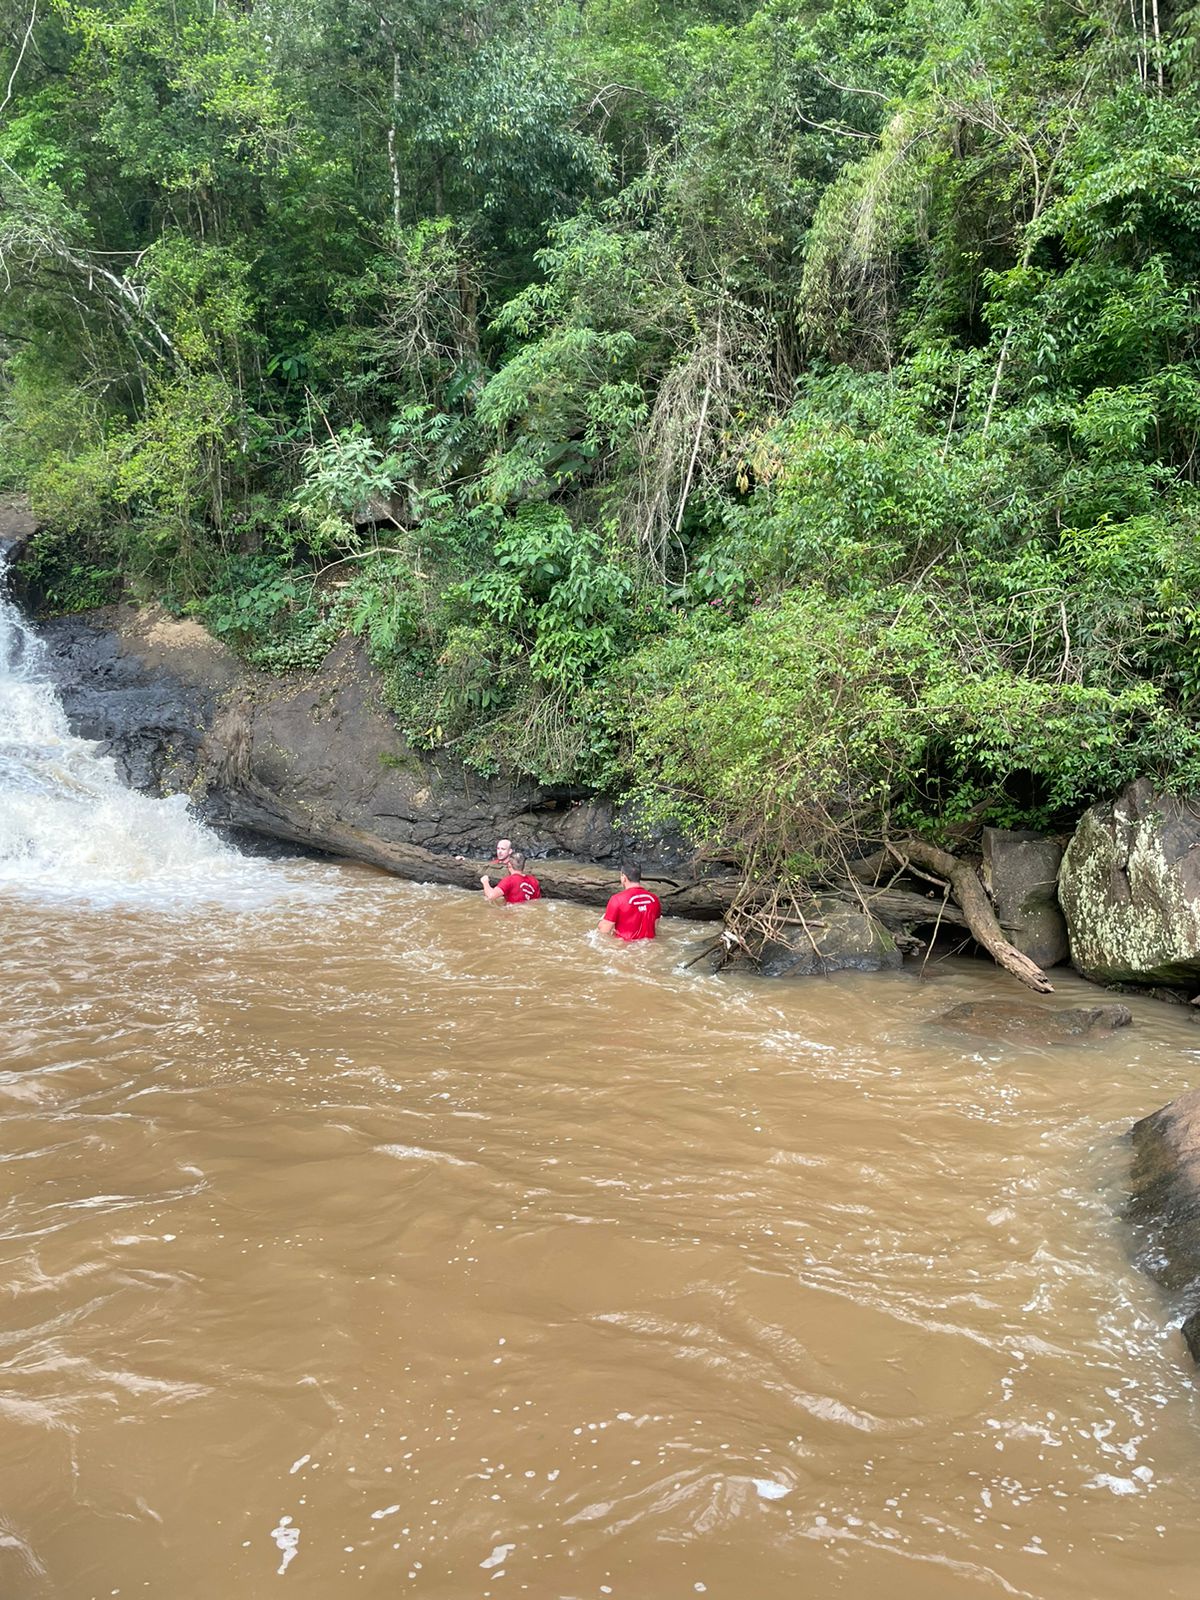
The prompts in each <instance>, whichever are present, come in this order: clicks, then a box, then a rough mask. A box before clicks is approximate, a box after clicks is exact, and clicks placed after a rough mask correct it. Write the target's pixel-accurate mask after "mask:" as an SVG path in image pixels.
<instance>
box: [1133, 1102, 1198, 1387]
mask: <svg viewBox="0 0 1200 1600" xmlns="http://www.w3.org/2000/svg"><path fill="white" fill-rule="evenodd" d="M1132 1140H1133V1169H1132V1172H1131V1175H1130V1198H1129V1204H1128V1209H1127V1217H1128V1220H1129V1221H1130V1222H1131V1223H1132V1224H1133V1225H1134V1227H1135V1229H1136V1232H1137V1235H1138V1246H1137V1251H1136V1260H1137V1264H1138V1266H1139V1267H1140V1268H1141V1269H1142V1271H1143V1272H1146V1273H1147V1274H1148V1275H1149V1276H1150V1277H1152V1278H1153V1279H1155V1281H1156V1282H1158V1283H1160V1284H1161V1285H1162V1286H1163V1288H1164V1289H1166V1290H1167V1291H1168V1292H1169V1293H1170V1294H1171V1295H1172V1297H1173V1299H1174V1300H1175V1302H1176V1306H1177V1308H1178V1310H1179V1311H1181V1312H1182V1314H1183V1336H1184V1339H1185V1340H1186V1341H1187V1346H1188V1349H1189V1350H1190V1352H1191V1354H1192V1358H1193V1360H1195V1361H1197V1362H1200V1089H1191V1090H1189V1091H1188V1092H1187V1093H1186V1094H1181V1095H1180V1096H1179V1097H1178V1098H1177V1099H1175V1100H1172V1101H1171V1102H1170V1103H1169V1104H1168V1105H1165V1106H1163V1107H1162V1108H1161V1109H1160V1110H1158V1111H1155V1112H1152V1113H1151V1115H1150V1116H1148V1117H1143V1118H1142V1119H1141V1121H1140V1122H1136V1123H1135V1124H1134V1126H1133V1130H1132Z"/></svg>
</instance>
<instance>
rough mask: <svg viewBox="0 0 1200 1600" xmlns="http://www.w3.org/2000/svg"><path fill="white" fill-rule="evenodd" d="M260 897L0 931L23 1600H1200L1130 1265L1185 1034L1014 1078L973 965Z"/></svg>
mask: <svg viewBox="0 0 1200 1600" xmlns="http://www.w3.org/2000/svg"><path fill="white" fill-rule="evenodd" d="M245 871H246V873H247V874H248V875H249V877H250V880H251V882H250V888H249V889H248V890H247V891H246V892H245V893H242V892H241V890H240V889H239V888H238V881H239V880H238V878H237V872H236V870H234V871H232V872H231V874H230V876H229V881H228V883H226V884H224V885H223V886H222V888H221V892H220V893H219V894H218V895H217V896H216V897H215V898H213V899H208V900H206V899H205V898H204V896H203V894H202V893H201V894H199V895H198V896H196V897H192V898H191V899H185V900H183V901H180V900H178V899H177V898H173V897H172V896H171V895H169V894H167V893H165V891H164V892H161V893H160V892H157V891H156V892H151V893H148V894H146V895H144V896H143V897H142V898H141V899H136V898H135V899H132V900H130V899H125V900H123V901H122V900H121V899H119V898H118V899H113V898H111V897H110V898H109V899H108V901H107V902H106V901H104V900H103V899H99V900H96V899H92V900H87V899H80V898H78V897H77V896H76V895H74V894H73V893H72V892H71V886H70V884H69V883H58V884H56V885H54V886H53V892H43V891H41V890H38V891H36V892H30V891H28V890H23V889H21V888H20V887H9V888H8V889H0V932H2V936H3V947H2V948H3V954H2V957H0V976H2V983H0V1112H2V1114H0V1183H2V1202H3V1206H2V1211H0V1250H2V1252H3V1274H2V1282H3V1297H2V1307H3V1311H2V1318H0V1429H2V1438H3V1447H2V1449H0V1594H2V1595H3V1597H4V1600H90V1597H93V1596H94V1597H108V1596H115V1595H120V1596H124V1597H130V1596H142V1595H151V1596H156V1597H162V1600H224V1597H228V1596H236V1597H238V1600H260V1597H265V1596H276V1595H279V1596H282V1597H284V1600H286V1597H287V1596H288V1595H289V1594H290V1595H292V1596H293V1597H295V1600H327V1597H333V1596H340V1595H354V1594H357V1595H363V1596H367V1597H372V1600H374V1597H379V1600H383V1597H389V1600H390V1597H393V1596H401V1595H403V1596H410V1595H411V1596H421V1597H427V1600H490V1597H492V1596H496V1597H501V1596H517V1595H528V1596H530V1597H532V1600H567V1597H569V1600H593V1597H600V1596H606V1595H611V1596H614V1597H618V1600H689V1597H692V1596H695V1595H708V1596H710V1597H711V1600H798V1597H806V1600H824V1597H826V1596H829V1597H834V1596H839V1597H840V1596H846V1597H856V1600H857V1597H862V1596H871V1595H873V1594H876V1593H878V1594H886V1595H888V1596H894V1597H899V1600H959V1597H961V1600H974V1597H976V1596H979V1597H982V1596H985V1595H990V1594H1002V1595H1020V1596H1034V1597H1037V1600H1108V1597H1113V1600H1116V1597H1118V1596H1121V1597H1125V1596H1128V1595H1129V1594H1131V1593H1134V1594H1144V1595H1146V1596H1148V1597H1149V1596H1153V1597H1156V1600H1174V1597H1179V1600H1183V1597H1191V1596H1195V1595H1196V1594H1197V1592H1198V1591H1200V1516H1198V1514H1197V1512H1196V1509H1195V1483H1196V1474H1197V1470H1198V1469H1200V1408H1198V1406H1197V1395H1196V1386H1195V1380H1194V1378H1193V1374H1192V1370H1191V1368H1190V1366H1189V1364H1188V1363H1187V1361H1186V1359H1185V1358H1184V1356H1183V1354H1182V1346H1181V1342H1180V1339H1179V1336H1178V1334H1177V1333H1176V1332H1174V1331H1173V1330H1172V1329H1170V1327H1169V1326H1168V1325H1167V1315H1166V1312H1165V1309H1164V1306H1163V1304H1162V1301H1161V1300H1160V1297H1159V1294H1158V1291H1157V1290H1156V1289H1155V1288H1154V1287H1153V1286H1152V1285H1151V1284H1149V1283H1148V1282H1146V1281H1145V1280H1143V1279H1142V1278H1141V1277H1140V1276H1139V1275H1138V1274H1137V1273H1136V1272H1135V1271H1134V1270H1133V1269H1132V1268H1131V1267H1130V1265H1129V1262H1128V1254H1127V1252H1128V1248H1129V1240H1128V1238H1127V1235H1126V1233H1125V1231H1124V1229H1123V1225H1122V1224H1121V1223H1120V1221H1119V1217H1118V1209H1119V1205H1120V1200H1121V1192H1122V1183H1123V1180H1124V1175H1125V1171H1126V1166H1127V1154H1126V1151H1125V1148H1124V1146H1123V1145H1122V1142H1121V1141H1122V1135H1123V1133H1124V1131H1125V1129H1126V1127H1127V1125H1128V1123H1129V1121H1130V1120H1131V1119H1132V1118H1134V1117H1136V1116H1137V1115H1139V1114H1141V1113H1143V1112H1145V1111H1147V1110H1150V1109H1152V1108H1153V1107H1155V1106H1157V1105H1159V1104H1160V1103H1162V1102H1163V1101H1164V1100H1165V1099H1167V1098H1168V1097H1169V1096H1170V1095H1172V1094H1173V1093H1175V1092H1176V1091H1178V1090H1179V1089H1182V1088H1183V1087H1185V1086H1188V1085H1191V1084H1194V1083H1196V1082H1200V1032H1198V1031H1197V1030H1196V1029H1195V1028H1194V1027H1193V1025H1192V1024H1191V1023H1190V1021H1189V1019H1188V1018H1186V1017H1184V1016H1182V1015H1179V1016H1177V1015H1175V1014H1174V1013H1172V1012H1171V1011H1170V1010H1169V1009H1167V1008H1163V1007H1159V1006H1156V1005H1154V1004H1152V1003H1149V1002H1145V1003H1136V1004H1135V1013H1136V1021H1135V1026H1134V1027H1133V1028H1131V1029H1127V1030H1125V1031H1124V1032H1123V1033H1120V1034H1117V1035H1116V1036H1114V1037H1113V1038H1111V1039H1108V1040H1104V1041H1100V1042H1097V1043H1094V1044H1089V1045H1086V1046H1074V1047H1060V1048H1054V1049H1049V1048H1048V1049H1040V1050H1039V1049H1031V1048H1030V1047H1028V1046H1027V1045H1026V1046H1019V1045H1018V1046H1013V1045H1005V1044H1002V1043H999V1042H997V1043H995V1044H992V1043H989V1042H988V1041H986V1040H981V1039H971V1038H965V1037H962V1036H957V1035H953V1034H951V1033H950V1032H949V1031H947V1030H945V1029H942V1028H939V1027H938V1026H937V1025H936V1023H934V1022H933V1021H932V1019H933V1018H934V1017H936V1015H937V1014H938V1013H939V1012H942V1011H944V1010H946V1009H947V1008H948V1007H949V1006H951V1005H954V1004H956V1003H957V1002H959V1001H962V1000H966V999H979V998H984V997H988V996H1011V995H1012V994H1013V988H1012V985H1011V982H1010V980H1008V979H1005V978H1004V977H1002V976H1001V975H999V974H997V973H993V972H992V971H991V970H990V969H989V968H987V967H985V966H982V965H976V964H968V963H965V962H964V963H958V964H955V963H950V964H944V965H939V966H937V967H935V968H933V969H931V973H930V975H929V976H928V977H927V978H926V979H925V980H924V981H922V980H920V979H918V978H917V977H915V976H914V975H912V974H909V973H903V974H897V975H889V976H876V977H859V976H841V977H837V978H831V979H828V980H813V981H809V982H807V983H803V984H797V985H795V986H791V987H788V986H784V985H771V984H767V983H757V984H756V983H754V982H753V981H751V980H745V979H743V980H738V981H729V980H725V979H718V978H704V977H697V976H694V975H693V974H692V973H689V972H685V971H684V970H683V969H682V958H683V955H684V952H685V948H686V945H687V941H688V940H689V939H690V938H691V937H692V936H693V935H694V933H695V930H694V929H691V928H689V927H687V926H686V925H683V924H678V923H676V924H664V929H665V933H664V936H663V937H661V938H660V939H659V940H658V941H657V942H656V943H655V944H654V945H651V946H642V947H623V948H615V947H614V946H612V945H610V946H609V947H607V948H599V947H597V946H596V945H595V944H594V943H593V942H591V941H590V939H589V935H588V930H589V928H591V927H592V925H593V923H594V916H593V914H592V913H590V912H588V911H586V910H583V909H581V908H578V907H573V906H567V905H563V904H554V903H550V902H541V903H538V904H535V905H533V906H529V907H520V908H511V909H509V908H505V909H499V908H492V907H486V906H484V905H482V904H481V903H479V902H478V901H477V900H476V899H474V898H473V897H471V896H469V895H467V894H465V893H462V892H460V891H455V890H449V889H433V888H422V887H419V886H413V885H409V884H403V883H399V882H396V881H393V880H390V879H387V878H384V877H382V876H380V875H378V874H375V873H372V872H369V871H366V870H364V869H358V868H354V867H350V866H339V865H336V864H316V863H313V864H303V865H301V864H292V865H274V866H265V865H262V864H260V863H253V864H249V863H248V864H247V865H246V869H245ZM1093 993H1094V991H1090V990H1086V988H1085V986H1084V985H1082V984H1081V983H1078V982H1077V981H1075V980H1072V979H1070V978H1066V979H1065V980H1063V981H1062V983H1061V984H1060V988H1059V991H1058V993H1057V994H1056V996H1055V997H1054V1000H1055V1003H1057V1004H1062V1005H1068V1004H1072V1003H1075V1004H1078V1003H1079V1002H1080V998H1081V995H1083V994H1087V995H1091V994H1093Z"/></svg>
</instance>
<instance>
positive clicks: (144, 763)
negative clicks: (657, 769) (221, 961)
mask: <svg viewBox="0 0 1200 1600" xmlns="http://www.w3.org/2000/svg"><path fill="white" fill-rule="evenodd" d="M43 637H44V640H45V643H46V646H47V652H48V665H49V669H50V672H51V676H52V677H53V678H54V680H55V682H56V683H57V685H58V688H59V690H60V693H61V695H62V698H63V704H64V706H65V708H66V711H67V715H68V717H69V719H70V721H71V725H72V727H73V728H74V730H75V731H76V732H77V733H79V734H81V735H83V736H84V737H86V738H90V739H96V740H98V741H100V742H101V744H102V745H103V746H104V748H105V750H106V752H107V753H108V754H109V755H111V756H112V758H113V759H114V761H115V762H116V764H117V767H118V770H119V771H120V772H121V774H122V776H123V777H124V779H125V781H126V782H128V783H129V784H130V785H131V786H133V787H135V788H138V789H142V790H145V791H147V792H150V793H153V794H169V793H187V794H189V795H190V797H191V799H192V803H193V805H194V807H195V808H196V810H197V812H198V813H199V814H200V815H201V816H203V817H204V818H205V820H207V821H209V822H212V823H214V824H217V825H219V826H225V827H230V828H234V829H237V830H244V831H248V832H249V833H251V834H254V835H258V836H263V837H266V838H268V839H274V840H281V841H285V842H286V843H289V844H292V845H296V846H299V847H303V848H306V849H312V850H319V851H324V852H328V853H330V854H334V855H338V856H345V857H349V858H351V859H354V860H358V861H364V862H368V863H370V864H372V865H374V866H378V867H382V868H384V869H385V870H387V871H389V872H394V873H396V874H397V875H399V876H401V877H405V878H410V879H413V880H416V881H419V882H427V883H445V884H459V885H461V886H462V887H465V888H472V889H474V888H477V887H478V883H479V874H480V872H481V871H482V870H483V866H484V865H485V864H486V862H487V861H488V859H489V858H490V857H491V854H492V851H493V849H494V847H495V842H496V839H497V838H499V837H504V836H507V837H509V838H511V839H513V840H514V841H515V842H516V844H517V845H518V847H520V848H523V849H524V850H526V851H527V852H528V853H529V854H530V855H531V856H532V857H533V859H534V861H535V863H536V867H535V870H536V872H537V875H538V877H539V878H540V879H541V881H542V885H543V890H544V892H545V893H547V894H549V895H553V896H557V897H560V898H565V899H570V900H578V901H583V902H585V903H590V904H603V902H604V901H605V900H606V899H607V897H608V896H609V895H610V894H612V893H613V892H614V891H615V890H616V888H617V887H618V886H619V885H618V881H617V867H618V865H619V860H620V855H621V853H622V851H623V850H624V849H627V848H630V847H631V846H632V847H633V848H635V849H639V853H640V855H641V859H642V862H643V879H644V881H645V882H646V883H648V884H650V885H651V887H653V888H654V889H655V890H656V892H657V893H658V895H659V896H660V898H661V900H662V902H663V908H664V910H666V911H667V912H669V913H671V914H675V915H680V916H693V917H717V916H720V915H722V914H723V912H724V910H725V908H726V906H727V905H728V903H729V898H730V895H731V893H732V888H733V884H732V882H731V881H730V880H728V879H727V878H722V877H719V876H715V877H706V876H702V875H700V874H698V873H697V872H696V871H695V870H694V868H693V867H692V866H691V864H690V862H689V860H688V858H687V855H686V853H685V852H684V851H683V850H682V849H680V848H678V847H677V846H674V845H673V844H672V842H671V841H669V840H665V839H661V838H660V839H659V840H658V841H657V842H654V841H652V842H651V844H650V845H649V846H648V847H647V846H646V845H645V844H644V843H643V844H642V845H641V846H640V847H639V845H638V841H637V840H636V838H634V839H630V838H628V837H627V830H626V828H625V826H624V823H623V819H622V817H621V815H620V813H619V811H617V810H616V809H615V808H614V807H613V806H612V805H611V804H610V803H608V802H607V801H605V800H604V799H603V798H600V797H596V796H592V795H588V794H586V793H584V792H581V791H578V790H575V791H571V790H556V789H553V788H549V787H546V786H544V785H539V784H537V783H536V782H534V781H533V780H532V779H528V778H522V777H517V776H503V775H502V776H498V777H492V778H483V777H480V776H479V775H478V774H475V773H472V772H470V771H468V770H467V769H466V768H465V767H464V766H463V765H462V763H461V762H459V761H456V760H454V759H453V758H452V757H451V756H449V755H447V754H446V753H445V752H441V751H438V752H432V753H430V752H425V751H418V750H414V749H413V748H412V747H411V746H410V745H409V744H408V743H407V741H406V740H405V738H404V736H403V733H402V731H401V730H400V728H399V727H398V725H397V723H396V720H395V718H394V717H393V716H392V715H391V713H390V712H389V711H388V710H387V709H386V707H385V706H384V704H383V700H382V692H381V691H382V686H381V683H380V679H379V675H378V674H377V673H376V672H375V670H374V669H373V668H372V667H371V665H370V663H369V662H368V661H367V659H366V657H365V655H364V654H363V652H362V651H361V649H360V648H359V647H358V645H357V644H356V642H355V641H353V640H343V641H342V643H341V644H339V645H338V646H337V647H336V648H335V649H334V650H333V651H332V652H331V653H330V655H329V657H328V658H327V659H326V661H325V662H324V663H323V664H322V665H321V667H320V668H319V669H318V670H317V671H315V672H311V673H304V674H296V675H293V676H291V677H288V678H276V677H271V676H268V675H266V674H264V673H259V672H255V671H254V670H253V669H251V668H248V667H247V666H246V665H245V664H244V663H242V662H240V661H239V660H238V659H237V658H236V657H235V656H234V655H233V654H232V653H231V652H230V651H228V650H227V649H225V648H224V646H222V645H221V644H220V643H219V642H218V641H217V640H215V639H214V638H212V636H211V635H210V634H208V633H207V632H206V631H205V630H204V629H203V628H201V627H200V626H199V625H198V624H197V623H195V622H190V621H180V620H179V619H177V618H173V617H170V616H168V615H167V614H166V613H164V612H162V611H159V610H157V609H155V608H148V609H145V610H137V609H134V608H133V607H129V606H117V607H109V608H106V609H104V610H101V611H95V612H88V613H85V614H83V615H80V616H75V617H63V618H58V619H55V620H54V621H51V622H49V623H47V624H46V625H45V627H44V629H43ZM630 831H632V830H630ZM457 855H461V856H464V857H466V858H467V859H466V860H465V861H463V862H458V861H456V860H455V857H456V856H457Z"/></svg>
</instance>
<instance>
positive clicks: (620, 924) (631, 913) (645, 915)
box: [604, 883, 662, 939]
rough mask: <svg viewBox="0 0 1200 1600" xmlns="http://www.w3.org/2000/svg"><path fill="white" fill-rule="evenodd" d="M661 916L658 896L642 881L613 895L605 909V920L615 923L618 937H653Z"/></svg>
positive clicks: (614, 928)
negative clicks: (642, 883) (645, 886)
mask: <svg viewBox="0 0 1200 1600" xmlns="http://www.w3.org/2000/svg"><path fill="white" fill-rule="evenodd" d="M661 916H662V906H661V904H660V903H659V898H658V896H657V895H656V894H652V893H651V892H650V890H649V889H643V888H642V886H641V884H640V883H635V884H634V885H633V886H632V887H631V888H629V889H622V890H621V892H620V894H615V895H613V897H612V899H611V900H610V901H609V902H608V905H607V907H606V908H605V911H604V920H605V922H611V923H612V924H613V932H614V933H615V934H616V936H617V938H618V939H653V937H654V924H655V923H656V922H657V921H658V919H659V917H661Z"/></svg>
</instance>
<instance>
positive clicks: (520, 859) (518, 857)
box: [501, 840, 525, 872]
mask: <svg viewBox="0 0 1200 1600" xmlns="http://www.w3.org/2000/svg"><path fill="white" fill-rule="evenodd" d="M501 842H502V843H506V842H507V841H503V840H502V841H501ZM505 865H506V866H509V867H511V868H512V870H513V871H514V872H524V871H525V857H524V856H523V855H522V854H521V852H520V851H519V850H513V851H512V852H511V853H510V855H509V857H508V860H507V862H506V863H505Z"/></svg>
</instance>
